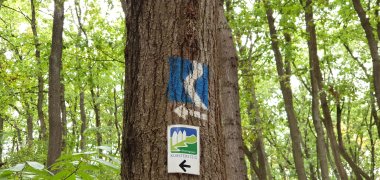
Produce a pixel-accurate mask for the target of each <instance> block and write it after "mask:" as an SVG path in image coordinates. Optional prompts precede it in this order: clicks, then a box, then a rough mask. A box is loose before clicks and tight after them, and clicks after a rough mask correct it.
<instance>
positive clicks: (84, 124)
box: [79, 90, 87, 151]
mask: <svg viewBox="0 0 380 180" xmlns="http://www.w3.org/2000/svg"><path fill="white" fill-rule="evenodd" d="M79 109H80V120H81V121H82V125H81V128H80V149H81V150H82V151H84V150H85V149H86V136H85V135H84V132H85V131H86V129H87V118H86V111H85V109H84V92H83V90H81V92H80V94H79Z"/></svg>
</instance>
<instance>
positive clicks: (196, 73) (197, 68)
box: [184, 61, 207, 110]
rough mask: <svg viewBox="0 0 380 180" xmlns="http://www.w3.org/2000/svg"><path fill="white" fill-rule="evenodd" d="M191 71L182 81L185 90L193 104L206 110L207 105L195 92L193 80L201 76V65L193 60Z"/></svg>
mask: <svg viewBox="0 0 380 180" xmlns="http://www.w3.org/2000/svg"><path fill="white" fill-rule="evenodd" d="M192 63H193V73H192V74H189V75H188V76H187V77H186V78H185V81H184V86H185V91H186V92H187V94H188V95H189V96H190V97H191V99H192V100H193V102H194V104H195V106H197V107H200V108H202V109H204V110H207V106H206V105H205V104H204V103H203V102H202V99H201V98H200V97H199V96H198V94H197V93H196V92H195V86H194V85H195V81H196V80H197V79H198V78H200V77H202V75H203V67H202V64H201V63H198V62H196V61H193V62H192Z"/></svg>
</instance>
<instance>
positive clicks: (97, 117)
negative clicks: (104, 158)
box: [90, 88, 102, 152]
mask: <svg viewBox="0 0 380 180" xmlns="http://www.w3.org/2000/svg"><path fill="white" fill-rule="evenodd" d="M90 91H91V98H92V104H93V106H94V112H95V126H96V129H97V131H96V143H97V145H98V146H101V145H102V135H101V133H100V128H101V122H100V107H99V106H100V105H99V102H98V98H99V91H98V90H97V91H96V93H95V91H94V89H93V88H91V90H90ZM99 152H101V149H99Z"/></svg>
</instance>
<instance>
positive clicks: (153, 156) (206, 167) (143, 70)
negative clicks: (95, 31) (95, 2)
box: [121, 0, 227, 179]
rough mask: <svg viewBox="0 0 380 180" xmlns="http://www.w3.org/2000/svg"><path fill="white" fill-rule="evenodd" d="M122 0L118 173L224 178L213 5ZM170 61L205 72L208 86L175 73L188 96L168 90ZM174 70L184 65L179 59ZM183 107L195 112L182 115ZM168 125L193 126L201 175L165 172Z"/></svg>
mask: <svg viewBox="0 0 380 180" xmlns="http://www.w3.org/2000/svg"><path fill="white" fill-rule="evenodd" d="M126 4H127V6H129V7H127V10H128V13H127V21H126V24H127V28H128V31H127V32H128V36H127V37H128V41H127V47H128V48H127V49H126V52H125V55H126V59H125V60H126V61H125V62H126V64H125V67H126V76H125V84H126V85H125V91H126V94H125V98H126V101H125V112H124V114H125V117H124V121H123V139H122V141H123V143H122V150H121V154H122V158H121V159H122V168H121V176H122V179H227V177H226V169H225V163H224V161H225V153H224V137H223V136H224V135H223V132H222V131H223V130H222V122H221V115H220V109H219V107H220V99H219V90H218V82H219V77H218V74H219V72H218V64H217V58H218V56H217V44H216V43H217V42H216V41H217V37H218V33H217V28H218V23H217V22H218V8H219V7H218V4H217V3H216V1H206V0H199V1H195V0H176V1H162V0H159V1H157V0H155V1H153V0H146V1H139V0H128V1H127V3H126ZM170 62H172V63H173V62H175V63H176V62H183V63H188V64H192V65H193V68H191V67H189V66H188V67H189V68H191V69H192V70H193V74H192V75H191V76H192V77H193V78H194V77H198V76H203V77H206V78H204V79H202V80H201V82H204V85H207V87H206V86H202V90H199V89H198V90H191V89H193V88H194V87H193V86H191V85H192V84H190V83H189V81H188V80H186V79H188V78H185V77H182V78H183V79H185V80H183V79H181V78H179V79H176V80H178V81H179V82H182V81H183V82H182V83H184V84H181V83H178V82H177V81H176V83H178V85H180V86H182V87H184V86H186V89H187V90H186V92H184V94H185V95H184V96H188V97H189V98H190V99H191V100H192V101H190V100H188V101H185V100H184V99H179V97H178V96H174V97H172V96H170V94H169V93H167V92H168V91H167V90H168V89H169V87H172V86H171V85H173V86H174V85H175V84H168V82H169V80H170V79H169V76H174V75H173V74H171V73H170V71H174V70H173V69H171V68H170V65H172V64H170ZM179 64H181V63H179ZM194 67H195V68H194ZM172 68H173V67H172ZM201 69H202V70H201ZM207 70H208V73H207ZM178 71H180V72H181V73H183V72H188V71H190V70H189V69H186V68H184V67H183V66H181V65H179V70H178ZM199 71H202V73H201V74H200V73H195V72H199ZM172 73H173V72H172ZM174 73H175V72H174ZM208 75H209V76H208ZM207 76H208V78H207ZM187 77H190V76H189V75H187ZM173 78H174V77H173ZM197 79H198V78H197ZM207 82H208V83H207ZM205 83H207V84H205ZM194 91H196V92H198V93H201V94H200V95H199V96H202V98H200V97H198V96H196V95H195V94H196V93H193V92H194ZM200 91H201V92H200ZM176 92H177V91H176ZM170 97H171V98H170ZM206 97H207V98H206ZM208 97H209V98H208ZM199 99H200V100H199ZM186 102H187V103H186ZM181 107H182V110H183V111H180V112H179V111H178V108H181ZM189 110H191V112H194V111H197V112H198V114H196V113H190V114H189V115H188V116H186V114H185V111H187V112H189ZM176 112H177V113H176ZM198 115H199V116H198ZM195 116H196V117H195ZM172 124H188V125H193V126H199V128H200V155H201V156H200V162H201V164H200V176H194V175H187V174H181V175H180V174H168V173H167V163H166V162H167V150H168V149H167V143H168V141H167V140H166V139H167V134H166V130H167V126H168V125H172Z"/></svg>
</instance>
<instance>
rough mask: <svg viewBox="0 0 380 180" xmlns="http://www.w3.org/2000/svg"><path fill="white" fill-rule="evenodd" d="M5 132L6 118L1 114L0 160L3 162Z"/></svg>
mask: <svg viewBox="0 0 380 180" xmlns="http://www.w3.org/2000/svg"><path fill="white" fill-rule="evenodd" d="M3 134H4V119H3V116H2V115H1V114H0V162H3Z"/></svg>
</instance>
